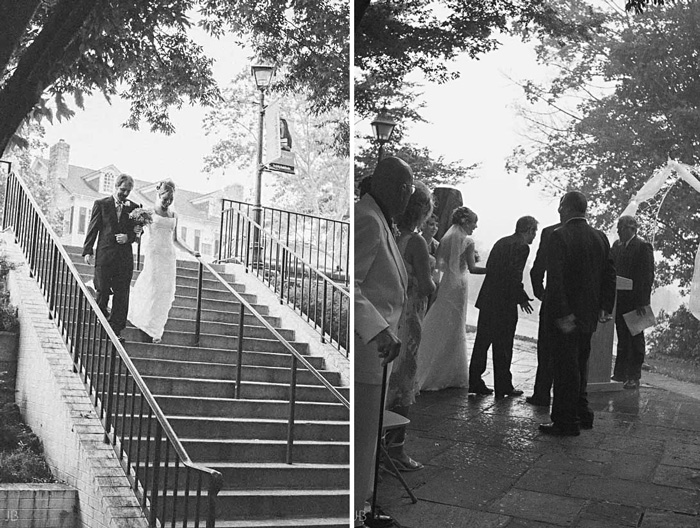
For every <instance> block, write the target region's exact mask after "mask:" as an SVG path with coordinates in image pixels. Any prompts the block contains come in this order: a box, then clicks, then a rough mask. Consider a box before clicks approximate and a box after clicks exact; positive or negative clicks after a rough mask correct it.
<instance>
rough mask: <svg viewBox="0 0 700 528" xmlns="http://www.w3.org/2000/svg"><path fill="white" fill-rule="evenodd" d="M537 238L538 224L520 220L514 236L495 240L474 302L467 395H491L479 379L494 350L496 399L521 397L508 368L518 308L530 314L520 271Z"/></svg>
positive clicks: (528, 219)
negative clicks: (475, 317)
mask: <svg viewBox="0 0 700 528" xmlns="http://www.w3.org/2000/svg"><path fill="white" fill-rule="evenodd" d="M536 234H537V220H535V219H534V218H533V217H531V216H523V217H522V218H520V219H518V221H517V222H516V224H515V233H513V234H512V235H509V236H507V237H503V238H501V239H500V240H498V241H497V242H496V243H495V244H494V246H493V249H492V250H491V253H490V254H489V258H488V261H487V262H486V277H485V278H484V283H483V284H482V285H481V290H480V291H479V297H477V299H476V307H477V308H478V309H479V321H478V322H477V327H476V338H475V339H474V350H473V351H472V357H471V361H470V363H469V392H473V393H476V394H491V392H493V391H492V390H491V389H489V388H488V387H487V386H486V384H485V383H484V380H483V379H481V376H482V375H483V374H484V372H485V371H486V354H487V352H488V350H489V347H491V346H493V378H494V389H495V390H496V398H502V397H504V396H520V395H521V394H522V393H523V391H521V390H516V389H515V388H514V387H513V381H512V376H511V373H510V364H511V361H512V359H513V339H514V337H515V328H516V326H517V324H518V306H520V309H521V310H523V311H524V312H526V313H531V312H532V306H531V305H530V301H531V300H532V299H530V298H529V297H528V295H527V293H525V288H523V270H524V269H525V263H526V262H527V257H528V255H529V254H530V247H529V246H530V244H532V241H533V240H534V239H535V235H536Z"/></svg>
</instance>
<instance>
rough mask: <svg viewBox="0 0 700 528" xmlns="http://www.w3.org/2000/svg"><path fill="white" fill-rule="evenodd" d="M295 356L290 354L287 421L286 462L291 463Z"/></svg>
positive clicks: (295, 387) (294, 409) (295, 388)
mask: <svg viewBox="0 0 700 528" xmlns="http://www.w3.org/2000/svg"><path fill="white" fill-rule="evenodd" d="M298 361H299V360H298V359H297V357H296V356H292V379H291V383H290V385H289V423H288V424H287V464H291V463H292V449H293V447H294V413H295V411H296V402H297V363H298Z"/></svg>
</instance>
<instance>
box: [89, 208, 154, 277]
mask: <svg viewBox="0 0 700 528" xmlns="http://www.w3.org/2000/svg"><path fill="white" fill-rule="evenodd" d="M128 202H129V205H124V206H123V207H122V214H121V218H120V219H119V220H117V207H116V205H115V204H114V197H113V196H107V197H106V198H101V199H99V200H95V203H94V205H93V206H92V213H91V216H90V224H89V225H88V230H87V234H86V235H85V243H84V244H83V256H85V255H92V248H93V246H94V245H95V240H97V250H96V251H95V266H102V265H104V264H105V263H107V262H111V261H112V260H119V261H121V262H126V261H127V260H131V261H133V253H132V252H131V244H132V243H133V242H134V240H136V233H134V226H135V224H134V222H133V220H131V219H130V218H129V213H130V212H131V211H133V210H134V209H136V208H137V207H140V205H139V204H137V203H135V202H133V201H132V200H128ZM119 233H124V234H126V236H127V239H128V243H127V244H117V240H116V238H115V235H117V234H119Z"/></svg>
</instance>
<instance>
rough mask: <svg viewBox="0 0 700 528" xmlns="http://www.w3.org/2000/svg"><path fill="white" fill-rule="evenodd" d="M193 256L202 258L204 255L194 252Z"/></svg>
mask: <svg viewBox="0 0 700 528" xmlns="http://www.w3.org/2000/svg"><path fill="white" fill-rule="evenodd" d="M192 256H194V257H201V256H202V254H201V253H200V252H199V251H193V252H192Z"/></svg>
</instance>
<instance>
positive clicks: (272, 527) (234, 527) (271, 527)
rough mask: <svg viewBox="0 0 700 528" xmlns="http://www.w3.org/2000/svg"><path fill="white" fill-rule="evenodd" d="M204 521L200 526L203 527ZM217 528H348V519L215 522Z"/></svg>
mask: <svg viewBox="0 0 700 528" xmlns="http://www.w3.org/2000/svg"><path fill="white" fill-rule="evenodd" d="M204 524H205V523H204V521H202V522H200V526H204ZM216 526H217V528H348V517H323V518H320V517H319V518H313V519H307V518H286V519H258V520H255V521H246V520H240V521H218V520H217V521H216Z"/></svg>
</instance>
